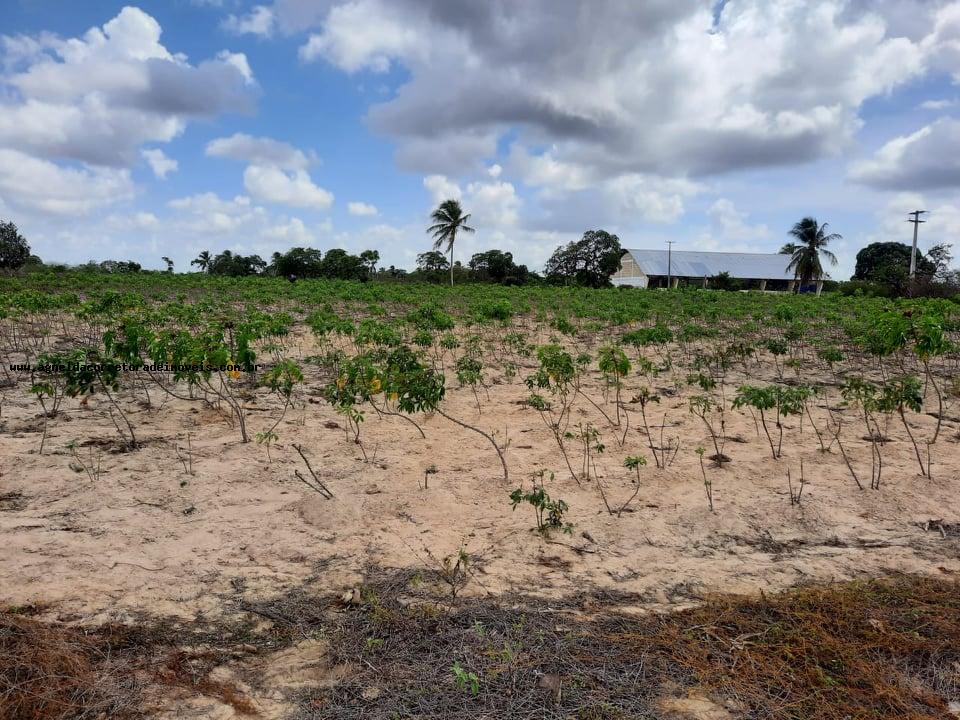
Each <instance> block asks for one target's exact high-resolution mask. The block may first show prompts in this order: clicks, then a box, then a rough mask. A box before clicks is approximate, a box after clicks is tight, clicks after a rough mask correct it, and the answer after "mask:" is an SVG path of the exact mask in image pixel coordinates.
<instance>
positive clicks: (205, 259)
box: [190, 250, 213, 272]
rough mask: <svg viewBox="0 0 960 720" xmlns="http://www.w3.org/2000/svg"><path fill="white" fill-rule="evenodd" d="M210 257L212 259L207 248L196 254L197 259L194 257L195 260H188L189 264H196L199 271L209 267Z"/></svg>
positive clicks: (204, 270)
mask: <svg viewBox="0 0 960 720" xmlns="http://www.w3.org/2000/svg"><path fill="white" fill-rule="evenodd" d="M212 259H213V258H211V257H210V251H209V250H204V251H203V252H202V253H200V254H199V255H197V259H196V260H191V261H190V264H191V265H196V266H197V267H199V268H200V272H206V271H207V268H209V267H210V261H211V260H212Z"/></svg>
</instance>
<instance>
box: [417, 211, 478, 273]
mask: <svg viewBox="0 0 960 720" xmlns="http://www.w3.org/2000/svg"><path fill="white" fill-rule="evenodd" d="M430 219H431V220H433V225H431V226H430V227H428V228H427V232H428V233H431V234H432V235H433V249H434V250H439V249H440V248H441V247H442V246H443V244H444V243H446V244H447V252H448V253H450V287H453V244H454V243H455V242H456V241H457V233H458V232H471V233H472V232H473V228H472V227H470V226H469V225H467V220H469V219H470V213H466V214H464V212H463V208H462V207H460V203H459V202H457V201H456V200H444V201H443V202H442V203H440V205H439V206H438V207H437V209H436V210H434V211H433V213H432V214H431V215H430Z"/></svg>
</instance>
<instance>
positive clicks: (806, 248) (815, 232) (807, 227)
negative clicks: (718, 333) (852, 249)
mask: <svg viewBox="0 0 960 720" xmlns="http://www.w3.org/2000/svg"><path fill="white" fill-rule="evenodd" d="M828 227H829V225H828V224H827V223H823V225H821V224H820V223H818V222H817V219H816V218H812V217H805V218H803V219H802V220H801V221H800V222H798V223H796V224H794V226H793V227H792V228H790V232H789V233H788V234H789V235H791V236H793V237H794V238H795V239H796V242H790V243H787V244H786V245H784V246H783V247H782V248H781V249H780V252H781V253H783V254H784V255H789V256H790V262H789V264H788V265H787V272H793V274H794V277H795V278H797V279H798V280H799V281H800V287H803V286H804V285H809V284H810V282H811V281H814V280H817V281H819V280H822V279H823V276H824V272H823V265H822V263H821V262H820V256H821V255H823V256H824V257H825V258H827V260H829V261H830V264H832V265H836V264H837V256H836V255H834V254H833V253H832V252H830V251H829V250H827V245H829V244H830V243H831V242H834V241H836V240H841V239H843V238H842V236H841V235H839V234H837V233H828V232H827V228H828ZM798 289H799V288H798Z"/></svg>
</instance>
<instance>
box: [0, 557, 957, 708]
mask: <svg viewBox="0 0 960 720" xmlns="http://www.w3.org/2000/svg"><path fill="white" fill-rule="evenodd" d="M357 595H358V596H359V598H360V600H359V601H357V600H351V601H350V602H344V599H343V598H342V597H341V596H339V595H333V594H331V595H317V594H315V593H312V592H310V591H309V590H306V589H303V588H299V589H296V590H294V591H291V592H290V593H288V594H286V595H282V596H279V597H277V598H274V599H272V600H268V601H261V602H258V603H251V602H239V598H234V600H237V602H233V603H230V604H228V605H227V606H226V607H227V609H228V610H230V609H232V611H234V612H237V613H239V617H238V618H233V619H227V620H223V621H220V622H219V623H212V622H210V621H205V620H203V619H202V618H201V619H198V620H196V621H193V622H192V623H188V624H186V625H183V626H177V627H174V626H172V625H170V624H168V623H166V622H164V621H143V622H141V623H138V624H132V625H104V626H98V627H95V628H87V629H84V628H78V627H73V626H67V625H63V624H60V623H50V622H42V621H40V620H38V619H37V618H36V617H32V616H31V615H32V611H31V609H26V611H24V610H20V611H16V612H12V611H7V612H2V613H0V718H3V719H4V720H8V719H9V720H27V719H29V720H52V719H57V720H67V719H86V718H118V719H120V720H123V719H124V718H133V717H144V716H146V715H147V711H146V710H145V709H144V708H145V706H144V704H143V699H144V697H146V696H147V695H148V693H147V692H146V691H147V690H148V689H152V690H158V689H159V690H160V691H161V694H163V693H164V692H167V693H169V692H170V690H171V689H173V690H174V691H175V692H176V693H179V694H181V695H182V694H183V692H184V691H187V692H189V693H195V694H201V695H205V696H207V697H211V698H215V699H217V700H218V701H220V702H222V703H225V704H228V705H231V706H232V707H233V708H234V710H235V711H236V712H237V713H239V714H251V715H253V714H255V713H256V707H255V705H254V704H253V702H252V701H251V700H250V699H249V698H248V697H246V696H245V695H244V694H243V693H242V692H240V691H239V690H238V689H237V688H236V687H235V686H233V685H231V684H229V683H223V682H218V681H216V680H214V679H212V676H211V674H210V673H211V671H212V670H213V669H214V668H215V667H218V666H222V665H232V666H233V667H234V668H235V669H237V668H242V667H248V668H249V665H247V664H246V663H244V662H243V661H242V660H241V659H240V658H242V657H244V656H245V654H246V653H250V652H259V651H265V650H276V649H280V648H283V647H288V646H290V645H292V644H294V643H296V642H297V641H298V640H300V639H302V638H305V637H317V636H322V637H323V638H324V640H325V641H326V644H327V646H328V647H329V651H328V660H329V662H330V664H331V665H337V666H340V667H344V668H349V670H348V671H347V672H345V673H344V678H343V679H342V680H340V681H339V682H338V683H337V684H335V685H334V686H332V687H329V686H325V687H318V688H315V689H308V690H306V691H299V692H298V694H296V695H295V696H294V697H292V698H291V700H292V708H293V709H292V711H291V717H292V718H295V719H297V720H315V719H319V718H340V719H349V718H393V717H415V718H468V717H497V718H548V719H553V718H556V719H559V718H565V719H566V718H578V719H580V718H582V719H588V718H590V719H594V720H600V719H602V718H607V719H613V718H658V717H663V712H662V706H661V702H662V701H663V699H664V698H665V697H671V696H676V695H678V694H683V693H684V692H685V691H687V690H692V689H695V690H696V691H697V692H700V693H706V694H707V695H708V696H709V697H710V698H712V699H713V701H715V702H716V703H717V704H718V705H724V706H726V707H727V708H730V709H731V712H732V715H733V716H734V717H743V718H777V719H778V720H780V719H785V720H791V719H795V720H801V719H803V720H841V719H859V718H863V719H866V718H908V719H913V720H928V719H933V718H949V717H952V716H951V715H950V714H949V713H948V709H947V703H948V701H950V700H957V699H960V585H958V583H956V582H952V581H946V580H939V579H932V578H924V577H916V576H895V577H890V578H886V579H879V580H869V581H857V582H849V583H839V584H832V585H816V586H814V585H811V586H808V587H801V588H797V589H794V590H791V591H788V592H785V593H781V594H778V595H774V596H769V597H760V598H745V597H738V596H716V597H709V598H707V599H705V600H704V602H703V603H702V604H701V605H699V606H698V607H696V608H693V609H689V610H685V611H680V612H674V613H669V614H662V615H658V614H650V615H640V616H638V615H628V614H624V613H622V612H618V610H617V607H616V605H615V603H616V601H617V598H616V597H614V596H611V595H605V594H602V593H600V594H590V593H585V594H583V595H580V596H578V597H575V598H568V599H566V600H564V601H559V602H550V603H549V604H548V603H546V602H545V601H543V600H540V601H534V600H530V599H526V598H522V597H513V598H509V599H503V598H501V599H499V600H493V599H477V598H465V599H459V600H457V601H455V602H454V604H453V605H452V606H451V605H450V602H451V601H450V598H449V595H446V596H444V590H443V587H442V583H439V581H437V579H436V578H435V577H431V575H430V573H429V572H427V571H421V572H415V571H410V570H402V571H385V570H381V569H375V568H373V569H370V570H368V574H367V577H366V581H365V583H364V586H363V587H362V588H361V589H360V592H359V593H357ZM252 618H255V621H254V620H253V619H252ZM265 620H269V623H267V622H264V621H265ZM174 641H176V643H178V644H177V645H174V644H173V642H174ZM455 664H456V665H457V666H459V667H460V668H461V669H462V670H463V671H464V672H466V673H474V674H475V675H476V678H477V683H478V687H477V692H476V693H474V692H473V690H472V689H471V687H470V686H469V683H467V684H458V683H457V682H456V680H455V676H454V672H453V667H454V665H455ZM258 666H259V665H258ZM250 681H251V683H252V684H253V686H254V687H256V686H257V680H256V678H251V680H250ZM153 694H155V693H151V696H152V695H153Z"/></svg>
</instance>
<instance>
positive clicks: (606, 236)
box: [546, 230, 623, 288]
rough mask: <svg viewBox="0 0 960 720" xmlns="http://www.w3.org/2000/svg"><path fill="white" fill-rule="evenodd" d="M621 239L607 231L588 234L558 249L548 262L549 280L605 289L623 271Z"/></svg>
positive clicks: (547, 272) (594, 231) (588, 231)
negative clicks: (612, 277) (613, 277)
mask: <svg viewBox="0 0 960 720" xmlns="http://www.w3.org/2000/svg"><path fill="white" fill-rule="evenodd" d="M622 254H623V251H622V250H621V248H620V238H618V237H617V236H616V235H612V234H610V233H608V232H607V231H606V230H587V232H585V233H584V234H583V237H582V238H581V239H580V240H578V241H577V242H571V243H568V244H567V245H565V246H562V247H558V248H557V249H556V250H555V251H554V253H553V255H551V256H550V259H549V260H547V265H546V274H547V279H548V280H549V281H550V282H553V283H562V284H576V285H586V286H588V287H594V288H599V287H606V286H608V285H609V284H610V276H611V275H613V274H614V273H615V272H616V271H617V270H619V269H620V256H621V255H622Z"/></svg>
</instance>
